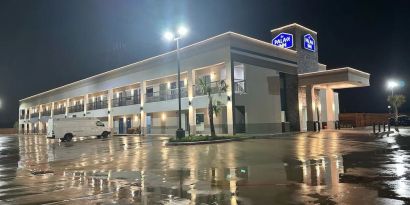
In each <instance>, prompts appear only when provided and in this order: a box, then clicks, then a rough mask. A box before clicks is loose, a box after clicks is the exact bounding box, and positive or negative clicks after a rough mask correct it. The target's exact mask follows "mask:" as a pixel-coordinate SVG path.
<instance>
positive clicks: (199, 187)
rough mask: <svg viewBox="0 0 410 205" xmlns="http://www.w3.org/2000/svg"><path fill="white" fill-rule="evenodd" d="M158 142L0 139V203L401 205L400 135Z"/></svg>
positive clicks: (403, 139)
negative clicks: (169, 144)
mask: <svg viewBox="0 0 410 205" xmlns="http://www.w3.org/2000/svg"><path fill="white" fill-rule="evenodd" d="M166 139H167V137H160V136H149V137H139V136H123V137H110V138H107V139H95V138H78V139H75V140H74V141H73V142H69V143H60V142H58V140H54V139H46V138H45V137H44V136H27V135H21V136H0V204H231V205H236V204H361V205H362V204H389V205H390V204H410V171H409V169H410V166H409V162H410V154H409V150H410V130H401V135H397V134H393V135H390V136H389V137H383V138H375V137H373V136H370V135H369V134H366V133H364V132H354V131H342V132H322V133H320V134H309V133H303V134H298V135H293V136H284V137H275V138H271V139H252V140H245V141H239V142H229V143H221V144H207V145H195V146H175V147H167V146H165V145H164V144H165V141H166Z"/></svg>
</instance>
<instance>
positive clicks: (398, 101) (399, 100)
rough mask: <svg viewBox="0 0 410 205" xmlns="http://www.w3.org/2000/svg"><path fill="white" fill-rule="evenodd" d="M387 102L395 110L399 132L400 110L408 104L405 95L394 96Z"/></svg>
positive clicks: (395, 119)
mask: <svg viewBox="0 0 410 205" xmlns="http://www.w3.org/2000/svg"><path fill="white" fill-rule="evenodd" d="M387 102H389V104H390V105H391V106H392V107H393V109H394V121H395V125H396V130H397V121H398V119H399V108H400V107H401V106H402V105H403V104H404V103H405V102H406V97H405V96H404V95H392V96H389V97H388V98H387Z"/></svg>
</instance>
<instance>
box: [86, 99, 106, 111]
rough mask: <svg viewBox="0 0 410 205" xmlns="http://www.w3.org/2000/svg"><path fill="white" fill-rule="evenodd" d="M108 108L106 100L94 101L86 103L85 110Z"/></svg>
mask: <svg viewBox="0 0 410 205" xmlns="http://www.w3.org/2000/svg"><path fill="white" fill-rule="evenodd" d="M106 108H108V101H107V100H103V101H96V102H91V103H88V104H87V110H99V109H106Z"/></svg>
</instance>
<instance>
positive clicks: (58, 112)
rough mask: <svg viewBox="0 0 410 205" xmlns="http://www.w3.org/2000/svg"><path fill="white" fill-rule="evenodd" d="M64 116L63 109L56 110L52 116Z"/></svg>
mask: <svg viewBox="0 0 410 205" xmlns="http://www.w3.org/2000/svg"><path fill="white" fill-rule="evenodd" d="M63 114H65V107H61V108H56V109H54V111H53V115H63Z"/></svg>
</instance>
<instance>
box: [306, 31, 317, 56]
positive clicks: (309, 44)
mask: <svg viewBox="0 0 410 205" xmlns="http://www.w3.org/2000/svg"><path fill="white" fill-rule="evenodd" d="M303 48H305V49H306V50H309V51H313V52H314V51H315V49H316V43H315V39H314V38H313V37H312V35H310V34H306V35H304V36H303Z"/></svg>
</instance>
